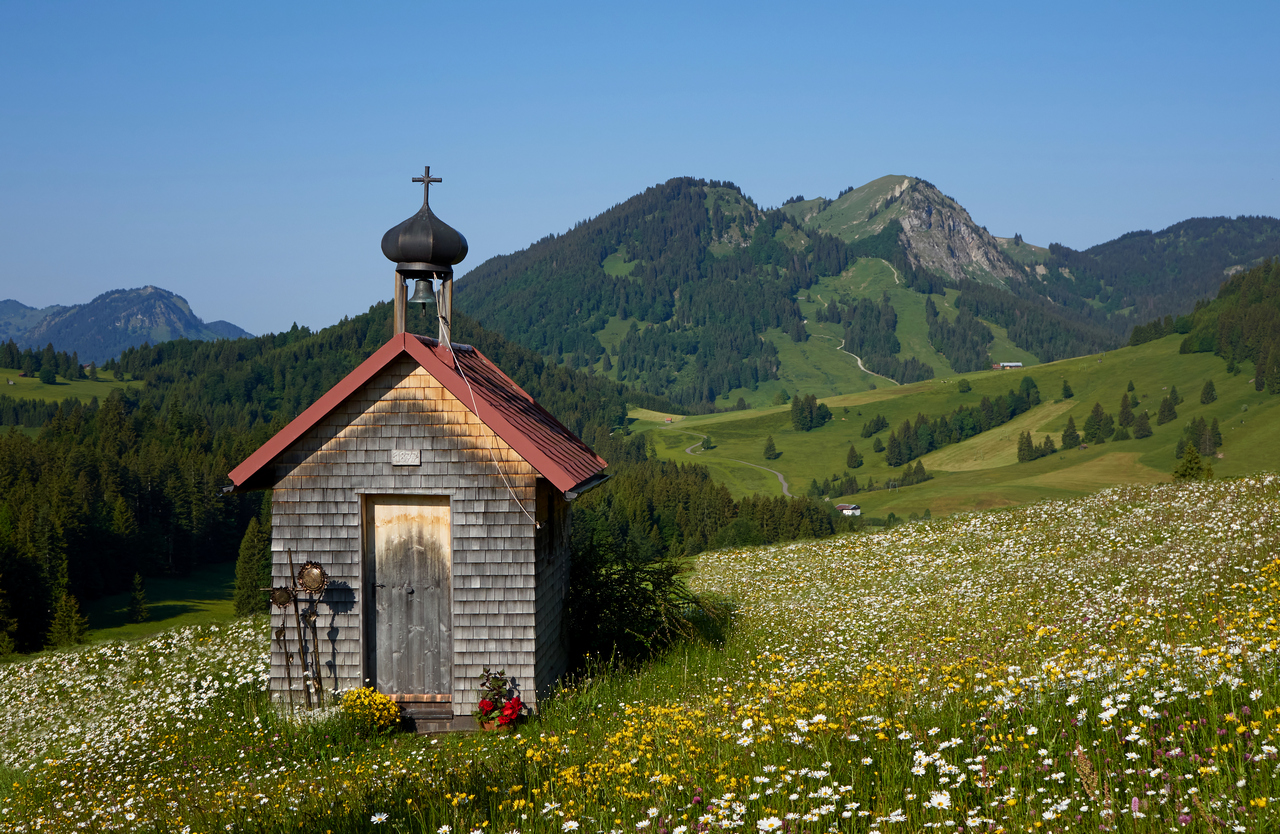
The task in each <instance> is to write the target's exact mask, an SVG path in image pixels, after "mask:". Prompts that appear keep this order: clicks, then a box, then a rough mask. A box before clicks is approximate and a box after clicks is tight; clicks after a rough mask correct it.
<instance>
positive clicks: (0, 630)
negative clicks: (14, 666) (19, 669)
mask: <svg viewBox="0 0 1280 834" xmlns="http://www.w3.org/2000/svg"><path fill="white" fill-rule="evenodd" d="M17 630H18V621H17V620H15V619H13V618H12V617H10V616H9V601H8V600H7V599H5V596H4V585H3V584H0V657H8V656H9V655H11V654H13V653H14V651H15V650H16V649H17V647H16V646H15V645H14V642H13V635H14V633H15V632H17Z"/></svg>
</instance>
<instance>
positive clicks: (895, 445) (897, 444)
mask: <svg viewBox="0 0 1280 834" xmlns="http://www.w3.org/2000/svg"><path fill="white" fill-rule="evenodd" d="M884 462H885V463H886V464H888V465H889V466H901V465H902V464H904V463H906V458H905V457H904V456H903V454H902V441H901V440H899V439H898V435H897V433H896V432H889V445H888V446H887V447H886V451H885V455H884Z"/></svg>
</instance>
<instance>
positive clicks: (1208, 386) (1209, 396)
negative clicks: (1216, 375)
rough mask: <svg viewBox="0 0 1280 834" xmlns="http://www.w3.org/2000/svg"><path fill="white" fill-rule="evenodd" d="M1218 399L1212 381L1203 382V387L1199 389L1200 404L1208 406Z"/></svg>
mask: <svg viewBox="0 0 1280 834" xmlns="http://www.w3.org/2000/svg"><path fill="white" fill-rule="evenodd" d="M1217 398H1218V392H1217V391H1215V390H1214V389H1213V380H1212V379H1209V380H1205V383H1204V387H1203V388H1201V389H1200V402H1201V403H1203V404H1204V405H1208V404H1209V403H1211V402H1213V401H1214V400H1216V399H1217Z"/></svg>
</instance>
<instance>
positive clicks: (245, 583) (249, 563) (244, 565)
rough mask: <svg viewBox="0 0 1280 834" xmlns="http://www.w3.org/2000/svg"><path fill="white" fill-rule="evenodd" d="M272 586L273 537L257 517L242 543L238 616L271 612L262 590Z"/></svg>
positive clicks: (239, 566) (237, 595) (237, 584)
mask: <svg viewBox="0 0 1280 834" xmlns="http://www.w3.org/2000/svg"><path fill="white" fill-rule="evenodd" d="M270 585H271V534H270V532H269V531H265V532H264V530H263V526H262V525H261V524H259V523H258V519H257V518H256V517H255V518H251V519H249V526H248V527H247V528H246V529H245V532H244V538H243V539H241V540H240V558H238V559H236V590H235V611H236V616H237V617H247V616H249V615H250V614H265V613H267V610H268V604H267V595H266V594H265V593H263V591H262V590H261V589H262V588H266V587H269V586H270Z"/></svg>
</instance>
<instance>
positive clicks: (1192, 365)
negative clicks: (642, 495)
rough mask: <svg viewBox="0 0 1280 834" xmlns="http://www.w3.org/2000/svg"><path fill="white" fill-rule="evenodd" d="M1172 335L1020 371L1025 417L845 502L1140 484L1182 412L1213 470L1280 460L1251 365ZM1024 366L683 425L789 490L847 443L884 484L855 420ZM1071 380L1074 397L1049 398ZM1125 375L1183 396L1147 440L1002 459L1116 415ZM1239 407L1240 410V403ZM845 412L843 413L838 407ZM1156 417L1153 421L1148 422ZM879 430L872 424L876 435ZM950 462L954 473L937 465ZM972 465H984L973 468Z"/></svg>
mask: <svg viewBox="0 0 1280 834" xmlns="http://www.w3.org/2000/svg"><path fill="white" fill-rule="evenodd" d="M1180 339H1181V337H1180V336H1171V337H1168V338H1166V339H1162V340H1159V341H1156V342H1150V343H1148V344H1145V345H1141V346H1139V347H1136V348H1122V349H1120V350H1117V351H1112V352H1109V353H1107V354H1105V355H1104V356H1098V355H1095V356H1087V357H1081V358H1077V359H1068V360H1063V361H1061V362H1055V363H1051V364H1048V365H1042V366H1039V367H1035V368H1030V369H1028V373H1029V374H1030V375H1031V376H1032V377H1033V378H1034V379H1035V380H1036V382H1037V385H1038V386H1039V388H1040V392H1041V395H1042V396H1043V397H1044V399H1045V403H1044V404H1043V405H1041V406H1040V407H1039V408H1038V409H1036V410H1035V411H1033V412H1031V413H1029V414H1027V415H1024V416H1022V417H1020V418H1019V419H1018V422H1017V423H1016V424H1015V425H1013V426H1010V425H1006V426H1001V427H999V428H997V429H994V430H993V431H992V432H988V433H986V434H984V435H980V436H978V437H975V438H970V439H969V440H967V441H965V442H964V443H963V444H957V445H956V446H952V447H948V448H946V449H943V450H940V451H939V452H937V453H934V455H932V456H930V457H929V458H927V459H926V461H925V467H926V469H929V470H930V471H931V472H933V474H934V475H935V476H936V477H935V478H934V480H932V481H929V482H927V483H925V484H920V485H918V486H913V487H908V488H906V489H902V490H899V491H896V492H869V493H865V492H864V493H859V494H858V495H857V497H856V498H853V499H852V500H854V501H856V502H857V503H859V504H861V505H862V506H863V507H864V508H865V509H866V511H867V512H869V513H871V514H873V515H880V514H883V513H887V512H890V511H892V512H896V513H897V514H898V515H906V514H908V513H910V512H923V511H924V510H925V509H926V508H928V509H930V510H931V511H932V512H933V513H934V514H935V515H936V514H939V513H944V512H956V511H961V510H970V509H980V508H984V507H998V506H1007V505H1012V504H1020V503H1024V502H1027V501H1034V500H1038V499H1040V498H1046V497H1070V496H1075V495H1081V494H1085V493H1088V492H1093V491H1095V490H1097V489H1101V488H1103V487H1105V486H1109V485H1111V484H1115V483H1149V482H1153V481H1159V480H1167V479H1168V477H1169V474H1168V473H1170V472H1171V471H1172V469H1173V465H1174V457H1173V449H1174V446H1175V443H1176V441H1177V439H1178V437H1179V436H1180V435H1181V433H1182V428H1183V426H1184V425H1185V424H1186V423H1187V421H1189V420H1191V419H1194V418H1196V417H1201V416H1203V417H1205V418H1206V419H1208V420H1212V419H1213V418H1214V417H1217V418H1218V420H1219V423H1220V426H1221V429H1222V433H1223V437H1224V445H1223V449H1222V451H1223V454H1224V457H1223V459H1221V460H1217V461H1215V462H1214V469H1215V471H1216V473H1217V474H1218V475H1219V476H1231V475H1239V474H1244V473H1247V472H1254V471H1258V470H1260V469H1276V468H1280V432H1276V431H1275V430H1274V428H1273V426H1274V425H1275V423H1276V421H1277V419H1280V398H1277V397H1271V396H1267V395H1263V394H1259V393H1257V392H1255V391H1254V390H1253V384H1252V383H1251V382H1250V381H1249V376H1250V375H1249V374H1248V373H1242V374H1239V375H1237V376H1228V375H1227V373H1226V369H1225V364H1224V362H1223V361H1222V360H1221V359H1219V358H1217V357H1215V356H1212V355H1209V354H1192V355H1182V354H1179V353H1178V345H1179V342H1180ZM1022 376H1023V374H1022V373H1021V372H1019V371H984V372H979V373H975V374H968V375H966V379H968V380H969V381H970V382H971V384H972V386H973V391H972V392H971V393H969V394H961V393H959V391H958V390H957V386H956V385H955V380H954V379H935V380H930V381H928V382H922V383H916V384H914V385H908V386H902V387H890V386H887V385H886V386H882V387H880V388H879V389H877V390H875V391H867V392H862V393H856V394H846V395H840V396H831V397H827V398H824V402H826V403H827V404H828V406H829V407H830V408H831V409H832V411H833V413H834V414H835V419H834V420H833V421H832V422H831V423H829V424H827V425H826V426H824V427H822V428H821V429H818V430H815V431H812V432H807V433H799V432H796V431H794V430H793V429H792V428H791V420H790V414H789V410H788V409H787V408H786V407H775V408H765V409H758V410H753V411H747V412H732V413H728V414H718V415H711V416H703V417H691V418H688V419H686V420H685V421H683V422H682V423H681V426H680V428H681V429H683V430H687V431H694V432H703V433H710V434H711V435H712V436H713V438H714V440H715V443H716V448H714V449H712V450H710V451H707V452H703V453H701V454H700V455H699V458H700V460H701V461H702V462H704V463H708V462H711V461H714V460H716V459H720V460H721V461H726V459H728V458H739V459H742V460H747V461H752V462H759V463H760V464H762V465H769V466H770V467H771V468H773V469H777V470H778V471H780V472H782V473H783V474H784V475H785V476H786V478H787V482H788V484H790V485H791V487H792V491H793V492H803V491H804V490H805V489H806V488H807V486H808V484H809V482H810V480H811V479H814V478H816V479H817V480H819V481H821V480H822V479H823V478H824V477H826V476H831V475H843V474H844V472H845V469H844V460H845V456H846V453H847V451H848V448H849V444H850V443H853V444H855V445H856V446H857V448H858V450H859V452H860V453H861V454H862V455H863V458H864V459H865V461H866V463H865V464H864V465H863V466H862V467H861V468H859V469H857V470H855V471H854V472H853V474H854V475H856V476H857V478H858V480H859V482H860V483H865V482H866V480H867V478H868V477H873V478H875V479H876V481H877V482H883V481H884V480H886V478H887V477H888V476H890V475H891V474H892V473H893V471H894V470H892V469H890V468H889V467H887V466H885V465H884V463H883V459H884V456H883V455H880V454H875V453H873V452H872V451H871V440H869V439H864V438H862V437H861V436H860V431H861V428H862V424H863V423H864V422H865V421H866V420H869V419H870V418H871V417H872V416H874V415H875V414H877V413H880V414H883V415H884V416H885V417H886V419H888V421H889V425H890V428H896V427H897V426H898V425H899V424H900V423H901V422H902V421H903V420H905V419H914V418H915V416H916V415H917V414H919V413H923V414H926V415H929V416H937V415H940V414H945V413H949V412H950V411H952V410H954V409H955V408H956V407H958V406H960V405H965V404H969V405H976V404H977V403H978V402H979V401H980V400H981V398H982V397H983V396H984V395H987V396H995V395H997V394H1000V393H1003V392H1005V391H1007V390H1009V389H1010V388H1013V387H1016V386H1017V385H1018V384H1019V382H1020V380H1021V378H1022ZM1064 378H1066V379H1067V380H1069V382H1070V384H1071V387H1072V389H1073V390H1074V391H1075V397H1074V398H1073V399H1071V400H1068V401H1066V402H1064V403H1060V404H1054V403H1053V402H1052V401H1053V400H1054V399H1057V398H1058V396H1059V395H1060V393H1061V390H1062V381H1063V379H1064ZM1209 378H1212V379H1213V380H1214V385H1215V386H1216V388H1217V391H1218V400H1217V401H1216V402H1214V403H1211V404H1209V405H1201V404H1200V402H1199V395H1200V389H1201V387H1202V386H1203V384H1204V382H1205V380H1206V379H1209ZM1129 380H1133V382H1134V385H1135V386H1136V391H1135V392H1134V394H1135V395H1137V397H1138V402H1139V403H1141V406H1140V408H1145V409H1147V410H1148V411H1149V412H1150V413H1151V414H1152V415H1153V416H1154V414H1155V412H1156V410H1157V407H1158V405H1159V402H1160V399H1161V397H1162V396H1164V394H1165V393H1167V391H1166V390H1165V389H1166V387H1167V386H1170V385H1176V386H1178V389H1179V392H1180V393H1181V394H1182V396H1183V398H1184V403H1183V404H1182V405H1181V406H1180V407H1179V408H1178V419H1177V420H1175V421H1173V422H1171V423H1169V424H1167V425H1164V426H1154V425H1153V428H1154V430H1155V433H1154V435H1153V436H1152V437H1150V438H1147V439H1145V440H1128V441H1121V442H1115V443H1107V444H1105V445H1101V446H1096V447H1094V448H1091V449H1087V450H1083V451H1081V450H1070V451H1064V452H1060V453H1059V454H1057V455H1054V456H1051V457H1049V458H1044V459H1042V460H1038V461H1034V462H1031V463H1022V464H1017V463H1009V462H1008V461H1009V459H1010V452H1009V449H1008V448H1004V447H1005V446H1006V445H1007V446H1008V447H1010V448H1011V447H1012V445H1013V444H1014V443H1015V442H1016V439H1017V430H1018V429H1024V430H1031V431H1033V432H1034V433H1035V434H1036V437H1037V440H1039V439H1040V436H1041V435H1042V434H1044V433H1046V432H1048V433H1051V434H1053V435H1054V439H1055V442H1057V441H1059V440H1060V437H1061V433H1062V430H1063V428H1065V426H1066V422H1067V418H1068V417H1072V418H1074V419H1075V421H1076V426H1077V427H1080V426H1082V425H1083V423H1084V420H1085V418H1086V417H1087V416H1088V413H1089V411H1090V409H1091V408H1092V407H1093V404H1094V402H1101V403H1102V404H1103V407H1104V408H1105V409H1106V410H1107V411H1108V412H1110V413H1112V414H1114V413H1116V412H1117V411H1118V410H1119V402H1120V397H1121V395H1122V394H1124V393H1125V389H1126V386H1127V384H1128V382H1129ZM1246 407H1247V409H1248V410H1247V411H1246V410H1244V409H1245V408H1246ZM846 409H847V410H846ZM1154 422H1155V421H1154V419H1153V420H1152V423H1153V424H1154ZM650 427H652V428H656V429H657V436H658V437H659V438H661V437H662V435H663V434H664V432H665V431H667V430H666V429H664V428H661V427H659V426H658V425H657V424H654V423H647V422H638V423H636V424H635V428H636V429H645V428H650ZM770 434H771V435H772V436H773V439H774V443H775V445H776V446H777V449H778V451H780V452H781V453H782V455H781V457H779V458H778V459H777V460H775V461H773V462H772V463H767V464H766V461H765V460H764V458H763V454H762V450H763V447H764V439H765V436H766V435H770ZM887 435H888V431H887V430H886V431H884V432H882V433H881V435H880V436H881V438H884V437H886V436H887ZM686 445H688V444H680V443H670V444H668V443H666V442H659V443H658V444H657V446H658V453H659V455H660V456H662V457H667V458H671V459H674V460H681V459H684V460H689V459H691V458H690V457H689V456H688V455H685V454H684V452H683V448H684V446H686ZM944 462H948V463H950V465H952V466H954V467H956V468H955V470H954V471H948V470H945V469H943V468H942V467H943V463H944ZM978 464H984V465H982V466H980V467H979V468H975V466H976V465H978ZM756 472H757V471H750V472H748V471H747V467H742V466H735V465H732V464H726V465H724V466H722V467H718V469H717V476H718V477H720V478H721V479H722V480H723V481H724V483H725V484H726V485H727V486H728V487H729V488H730V490H731V491H732V492H733V493H734V494H735V495H745V494H749V493H751V492H754V491H755V490H756V489H757V488H759V484H760V482H761V479H760V478H759V476H758V475H757V474H756ZM763 486H764V491H765V492H766V493H767V494H775V495H776V494H779V493H780V487H779V486H778V485H777V484H770V483H768V482H767V480H765V481H764V482H763Z"/></svg>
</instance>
